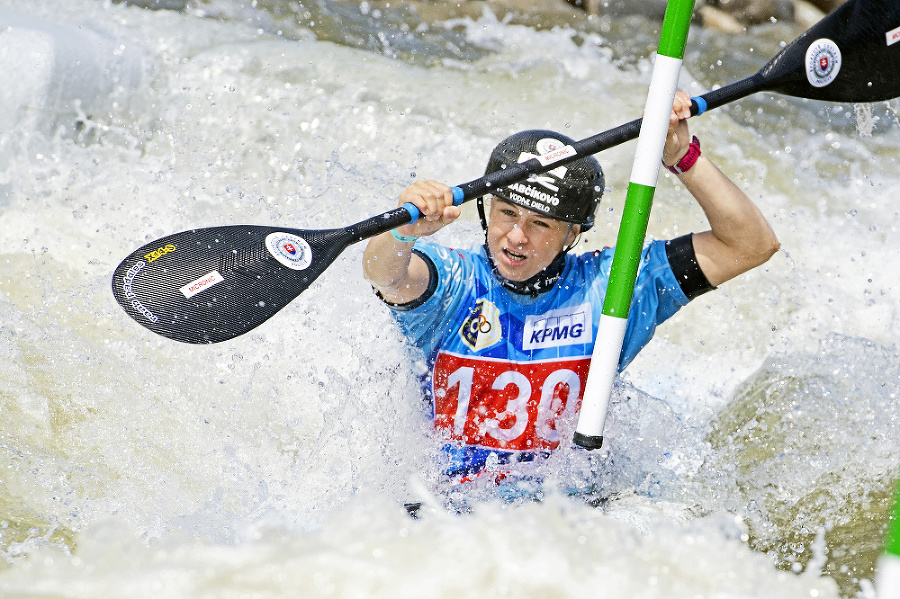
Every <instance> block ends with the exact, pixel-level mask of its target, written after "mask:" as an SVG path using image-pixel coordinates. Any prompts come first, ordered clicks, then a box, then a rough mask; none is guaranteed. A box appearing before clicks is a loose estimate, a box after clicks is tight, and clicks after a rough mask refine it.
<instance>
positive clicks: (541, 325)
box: [522, 304, 594, 350]
mask: <svg viewBox="0 0 900 599" xmlns="http://www.w3.org/2000/svg"><path fill="white" fill-rule="evenodd" d="M593 336H594V331H593V320H592V318H591V305H590V304H581V305H580V306H572V307H570V308H560V309H558V310H551V311H549V312H546V313H544V314H541V315H539V316H529V317H528V318H527V319H525V331H524V333H523V339H522V349H523V350H529V349H543V348H547V347H562V346H564V345H576V344H582V343H590V342H591V341H592V339H593Z"/></svg>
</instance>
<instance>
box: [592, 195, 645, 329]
mask: <svg viewBox="0 0 900 599" xmlns="http://www.w3.org/2000/svg"><path fill="white" fill-rule="evenodd" d="M655 191H656V188H655V187H650V186H649V185H641V184H640V183H633V182H632V183H629V184H628V205H629V210H628V211H626V213H625V214H624V215H622V223H621V224H620V225H619V235H618V237H617V239H616V254H615V257H616V258H619V259H618V260H616V259H613V264H612V268H611V270H610V276H609V286H608V287H607V290H606V299H605V300H604V301H603V313H604V314H606V315H607V316H618V317H619V318H627V317H628V309H629V307H630V306H631V297H632V296H633V295H634V281H635V279H636V278H637V271H638V266H639V265H640V260H641V250H642V249H643V246H644V236H645V235H646V234H647V222H648V220H649V215H650V208H651V207H652V206H653V193H654V192H655Z"/></svg>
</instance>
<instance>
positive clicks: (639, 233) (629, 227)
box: [574, 0, 694, 449]
mask: <svg viewBox="0 0 900 599" xmlns="http://www.w3.org/2000/svg"><path fill="white" fill-rule="evenodd" d="M693 10H694V0H670V1H669V3H668V5H667V6H666V16H665V19H664V20H663V29H662V32H661V34H660V45H659V49H658V51H657V55H656V63H655V64H654V65H653V75H652V77H651V80H650V89H649V90H648V92H647V103H646V104H645V106H644V118H643V120H642V121H641V133H640V135H638V147H637V150H636V151H635V160H634V165H633V167H632V171H631V178H630V183H629V184H628V193H627V195H626V197H625V206H624V208H623V212H622V224H621V225H620V226H619V234H618V236H617V238H616V249H615V253H614V254H613V261H612V266H611V267H610V274H609V282H608V283H607V288H606V297H605V298H604V300H603V311H602V316H601V317H600V323H599V324H598V327H597V338H596V342H595V343H594V352H593V356H592V358H591V370H590V373H589V374H588V379H587V382H586V383H585V388H584V396H583V398H582V402H581V413H580V414H579V417H578V425H577V426H576V429H575V436H574V440H575V443H576V444H578V445H580V446H582V447H584V448H587V449H597V448H599V447H601V446H602V444H603V426H604V423H605V421H606V413H607V410H608V408H609V402H610V396H611V394H612V387H613V384H614V382H615V377H616V373H617V371H618V361H619V357H620V355H621V353H622V342H623V339H624V336H625V329H626V326H627V319H628V311H629V309H630V307H631V299H632V297H633V296H634V283H635V281H636V280H637V272H638V267H639V265H640V260H641V253H642V251H643V247H644V236H645V235H646V233H647V223H649V222H650V208H651V206H652V204H653V193H654V191H656V183H657V180H658V178H659V167H660V164H661V161H662V155H663V148H664V144H665V140H666V130H667V129H668V124H669V115H670V114H671V112H672V99H673V97H674V96H675V86H676V85H677V83H678V76H679V73H680V72H681V57H682V55H683V54H684V47H685V45H686V44H687V35H688V30H689V29H690V26H691V14H692V13H693Z"/></svg>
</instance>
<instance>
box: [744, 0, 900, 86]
mask: <svg viewBox="0 0 900 599" xmlns="http://www.w3.org/2000/svg"><path fill="white" fill-rule="evenodd" d="M760 75H762V76H763V78H764V79H766V80H767V84H766V85H765V87H766V88H767V89H769V90H772V91H777V92H780V93H783V94H787V95H790V96H796V97H799V98H810V99H814V100H826V101H829V102H878V101H881V100H890V99H891V98H896V97H898V96H900V0H850V2H847V3H845V4H842V5H841V6H839V7H838V8H836V9H835V10H834V11H832V12H831V13H829V14H828V15H826V16H825V17H824V18H823V19H822V20H821V21H819V22H818V23H816V24H815V25H813V26H812V27H811V28H810V29H809V30H807V31H806V32H805V33H804V34H803V35H801V36H800V37H798V38H797V39H796V40H794V41H793V42H791V43H790V44H789V45H788V46H786V47H785V48H784V50H782V51H781V52H780V53H779V54H778V55H777V56H776V57H775V58H773V59H772V60H771V61H770V62H769V63H768V64H767V65H766V66H765V67H763V69H762V70H761V71H760Z"/></svg>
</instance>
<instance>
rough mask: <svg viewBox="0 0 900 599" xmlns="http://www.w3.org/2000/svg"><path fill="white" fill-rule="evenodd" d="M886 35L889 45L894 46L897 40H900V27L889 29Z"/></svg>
mask: <svg viewBox="0 0 900 599" xmlns="http://www.w3.org/2000/svg"><path fill="white" fill-rule="evenodd" d="M885 37H887V45H888V46H893V45H894V44H896V43H897V42H900V27H897V28H896V29H892V30H890V31H888V32H887V33H886V34H885Z"/></svg>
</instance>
